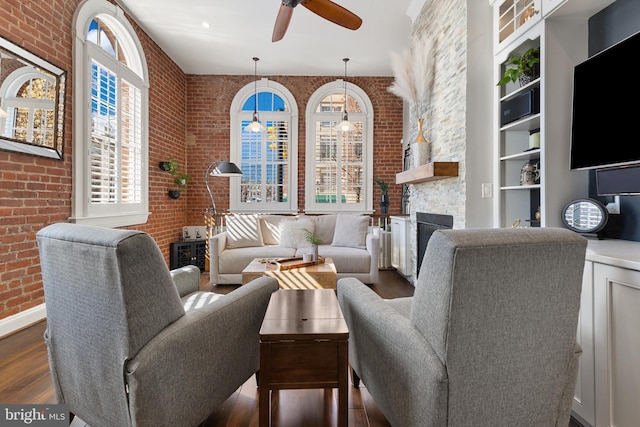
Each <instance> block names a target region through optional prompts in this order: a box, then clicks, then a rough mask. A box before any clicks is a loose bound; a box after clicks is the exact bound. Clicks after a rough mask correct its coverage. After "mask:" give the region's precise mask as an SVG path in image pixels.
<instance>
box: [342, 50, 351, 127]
mask: <svg viewBox="0 0 640 427" xmlns="http://www.w3.org/2000/svg"><path fill="white" fill-rule="evenodd" d="M342 60H343V61H344V114H343V118H344V120H348V119H347V117H348V115H347V114H348V113H347V62H349V58H342Z"/></svg>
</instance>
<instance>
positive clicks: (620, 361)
mask: <svg viewBox="0 0 640 427" xmlns="http://www.w3.org/2000/svg"><path fill="white" fill-rule="evenodd" d="M593 287H594V294H593V298H594V350H595V396H596V411H595V415H596V419H595V426H597V427H601V426H615V427H635V426H637V425H638V420H640V398H639V392H640V332H639V329H638V325H640V271H636V270H629V269H625V268H619V267H613V266H610V265H605V264H599V263H594V283H593Z"/></svg>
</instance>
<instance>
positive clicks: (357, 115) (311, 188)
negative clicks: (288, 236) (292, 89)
mask: <svg viewBox="0 0 640 427" xmlns="http://www.w3.org/2000/svg"><path fill="white" fill-rule="evenodd" d="M346 87H347V91H346V93H347V96H346V100H345V90H344V88H345V86H344V81H343V80H337V81H335V82H332V83H328V84H326V85H324V86H322V87H321V88H319V89H318V90H317V91H316V92H315V93H314V94H313V95H312V96H311V98H310V99H309V104H307V113H306V117H307V120H306V122H307V147H306V150H307V156H306V160H307V162H306V173H305V176H306V186H305V187H306V188H305V211H306V212H310V213H324V212H357V213H372V212H373V209H372V207H373V203H372V193H373V184H372V180H373V176H372V175H371V174H372V173H373V172H372V171H373V106H372V104H371V101H370V100H369V97H368V96H367V95H366V94H365V93H364V91H363V90H362V89H360V88H359V87H358V86H356V85H354V84H352V83H347V86H346ZM345 108H347V112H348V114H349V121H350V122H351V123H353V124H354V126H355V130H352V131H347V132H344V131H341V130H340V131H338V130H336V129H335V127H336V125H337V124H338V123H340V121H341V120H342V113H343V111H344V109H345Z"/></svg>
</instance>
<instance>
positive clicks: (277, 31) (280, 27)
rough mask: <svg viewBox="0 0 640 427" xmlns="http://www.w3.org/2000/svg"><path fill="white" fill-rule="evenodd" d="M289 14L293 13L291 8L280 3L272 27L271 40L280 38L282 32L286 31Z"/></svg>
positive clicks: (289, 20)
mask: <svg viewBox="0 0 640 427" xmlns="http://www.w3.org/2000/svg"><path fill="white" fill-rule="evenodd" d="M291 15H293V8H292V7H289V6H287V5H285V4H284V3H282V4H281V5H280V9H279V10H278V16H277V17H276V25H275V26H274V27H273V35H272V36H271V41H272V42H277V41H279V40H282V38H283V37H284V34H285V33H286V32H287V28H289V22H291Z"/></svg>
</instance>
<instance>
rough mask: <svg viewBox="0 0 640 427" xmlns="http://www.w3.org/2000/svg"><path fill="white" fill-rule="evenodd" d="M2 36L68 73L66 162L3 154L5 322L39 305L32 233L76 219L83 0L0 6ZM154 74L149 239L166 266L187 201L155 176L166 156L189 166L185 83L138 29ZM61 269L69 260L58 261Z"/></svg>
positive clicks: (13, 1)
mask: <svg viewBox="0 0 640 427" xmlns="http://www.w3.org/2000/svg"><path fill="white" fill-rule="evenodd" d="M1 1H2V5H1V6H0V36H2V37H4V38H6V39H8V40H9V41H11V42H13V43H15V44H17V45H19V46H21V47H23V48H25V49H27V50H29V51H31V52H33V53H34V54H36V55H38V56H40V57H42V58H44V59H45V60H47V61H49V62H51V63H53V64H54V65H56V66H58V67H60V68H62V69H64V70H66V71H67V76H68V79H67V90H66V116H65V137H64V159H63V161H58V160H52V159H47V158H43V157H37V156H32V155H26V154H20V153H13V152H9V151H2V150H0V318H5V317H8V316H11V315H14V314H16V313H18V312H20V311H23V310H26V309H28V308H31V307H34V306H36V305H39V304H42V303H43V302H44V295H43V290H42V279H41V274H40V264H39V257H38V249H37V246H36V243H35V233H36V232H37V231H38V230H40V229H41V228H42V227H44V226H46V225H48V224H52V223H55V222H62V221H66V220H67V218H68V217H69V216H70V215H71V190H72V187H71V185H72V183H71V175H72V173H71V163H72V136H73V135H72V130H73V128H72V115H73V111H72V108H73V107H72V96H73V82H74V76H73V64H72V28H73V14H74V12H75V10H76V7H77V5H78V4H79V3H80V0H51V1H46V2H44V1H18V0H1ZM133 25H134V28H135V29H136V31H137V33H138V37H139V38H140V41H141V43H142V46H143V49H144V52H145V55H146V59H147V64H148V68H149V79H150V87H151V89H150V91H149V131H150V132H149V148H150V153H149V154H150V159H149V196H150V198H149V209H150V211H151V216H150V217H149V222H148V223H147V224H145V225H142V226H140V227H134V228H138V229H140V230H144V231H146V232H148V233H150V234H151V235H152V236H153V238H154V239H156V241H157V242H158V244H159V245H160V248H161V249H162V251H163V253H164V254H165V257H166V258H167V261H168V258H169V242H171V241H173V240H176V238H177V237H178V233H179V232H180V230H181V228H182V226H183V225H184V224H185V223H186V206H187V200H186V199H187V198H186V197H184V198H180V199H178V200H171V199H169V198H168V197H167V191H166V190H167V189H168V188H170V187H171V179H170V178H171V177H170V176H169V175H168V174H167V173H166V172H163V171H161V170H159V168H158V163H159V162H160V161H161V160H165V159H166V158H167V157H168V156H169V155H172V156H173V157H174V158H176V159H177V160H179V161H180V162H181V163H184V162H185V161H186V159H185V122H184V117H185V96H184V94H185V92H186V79H185V75H184V73H183V72H182V71H181V70H180V68H179V67H178V66H177V65H176V64H174V63H173V62H172V61H171V60H170V59H169V57H168V56H167V55H165V54H164V53H163V52H162V50H161V49H160V48H159V47H158V46H157V45H156V44H155V43H154V42H153V41H152V40H151V39H150V38H149V37H147V36H146V34H144V32H142V31H141V30H140V29H139V28H138V27H137V26H136V25H135V24H133ZM60 262H64V260H60Z"/></svg>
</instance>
